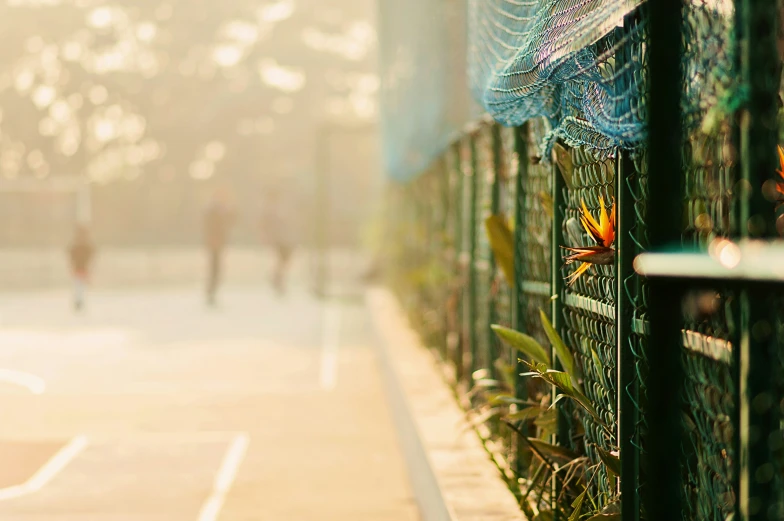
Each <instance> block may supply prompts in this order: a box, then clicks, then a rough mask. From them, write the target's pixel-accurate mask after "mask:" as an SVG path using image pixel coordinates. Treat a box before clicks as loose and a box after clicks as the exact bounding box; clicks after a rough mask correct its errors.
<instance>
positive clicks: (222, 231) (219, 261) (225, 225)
mask: <svg viewBox="0 0 784 521" xmlns="http://www.w3.org/2000/svg"><path fill="white" fill-rule="evenodd" d="M233 221H234V215H233V212H232V210H231V208H230V207H229V203H228V196H227V194H226V192H225V191H224V190H218V191H216V192H215V194H214V195H213V198H212V201H211V202H210V204H209V205H208V206H207V210H206V212H205V215H204V244H205V246H206V248H207V264H208V268H207V305H209V306H214V305H215V304H216V296H217V292H218V286H219V284H220V281H221V275H222V271H223V252H224V250H225V248H226V243H227V241H228V236H229V231H230V228H231V225H232V224H233Z"/></svg>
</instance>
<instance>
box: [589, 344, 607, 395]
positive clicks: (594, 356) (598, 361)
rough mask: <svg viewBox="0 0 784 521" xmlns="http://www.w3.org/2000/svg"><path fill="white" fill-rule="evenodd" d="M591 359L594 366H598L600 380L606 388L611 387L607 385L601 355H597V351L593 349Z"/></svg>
mask: <svg viewBox="0 0 784 521" xmlns="http://www.w3.org/2000/svg"><path fill="white" fill-rule="evenodd" d="M591 359H592V360H593V365H595V366H596V370H597V371H598V372H599V379H600V381H601V383H602V385H603V386H604V387H609V386H608V385H607V380H606V379H605V377H604V364H603V363H602V361H601V359H600V358H599V355H597V354H596V350H595V349H593V348H591Z"/></svg>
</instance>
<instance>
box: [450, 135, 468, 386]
mask: <svg viewBox="0 0 784 521" xmlns="http://www.w3.org/2000/svg"><path fill="white" fill-rule="evenodd" d="M452 153H453V154H454V155H455V168H456V169H457V172H456V173H455V192H454V193H455V199H456V202H455V222H454V234H455V265H454V268H455V271H456V273H457V274H458V282H459V284H460V287H459V289H457V288H456V291H457V295H456V298H457V309H456V310H455V315H456V316H457V324H456V327H457V341H456V345H455V352H454V357H455V358H454V360H453V361H452V363H453V364H454V365H455V381H457V382H459V381H460V380H461V379H462V377H463V363H462V360H463V356H464V355H463V353H464V349H465V343H466V339H465V334H464V332H465V320H464V319H465V317H464V312H465V310H464V307H465V299H464V298H463V296H464V295H465V290H464V285H465V280H464V279H465V272H464V268H463V238H464V234H465V230H464V224H463V223H464V212H465V196H464V194H465V179H464V177H465V176H464V175H463V158H462V155H461V152H460V142H459V141H458V142H457V143H455V145H454V147H453V151H452Z"/></svg>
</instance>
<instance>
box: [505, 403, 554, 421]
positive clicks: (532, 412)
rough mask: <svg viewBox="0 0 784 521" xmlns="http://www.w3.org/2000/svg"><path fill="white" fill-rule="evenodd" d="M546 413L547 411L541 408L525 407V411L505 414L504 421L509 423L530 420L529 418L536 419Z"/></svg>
mask: <svg viewBox="0 0 784 521" xmlns="http://www.w3.org/2000/svg"><path fill="white" fill-rule="evenodd" d="M546 412H547V410H546V409H543V408H541V407H533V406H532V407H526V408H525V409H521V410H519V411H517V412H513V413H510V414H507V415H506V416H505V419H507V420H510V421H526V420H530V419H531V418H536V417H538V416H539V415H541V414H543V413H546Z"/></svg>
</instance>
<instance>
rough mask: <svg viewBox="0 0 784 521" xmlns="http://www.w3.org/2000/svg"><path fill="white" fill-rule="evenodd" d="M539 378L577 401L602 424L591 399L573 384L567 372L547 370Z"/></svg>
mask: <svg viewBox="0 0 784 521" xmlns="http://www.w3.org/2000/svg"><path fill="white" fill-rule="evenodd" d="M539 378H541V379H542V380H544V381H545V382H547V383H549V384H550V385H554V386H555V387H557V388H558V389H559V390H560V391H561V392H562V393H563V394H565V395H566V396H568V397H569V398H571V399H572V400H574V401H576V402H577V403H579V404H580V405H581V406H582V408H583V409H585V410H586V411H587V412H588V414H590V415H591V416H592V417H593V419H594V420H596V421H597V422H599V423H601V424H602V425H604V422H603V421H602V419H601V418H599V414H598V413H597V412H596V409H595V408H594V406H593V404H592V403H591V401H590V400H589V399H588V397H587V396H585V395H584V394H583V393H582V392H580V390H579V389H577V388H576V387H575V386H574V383H573V382H572V378H571V377H570V376H569V375H568V374H567V373H564V372H562V371H553V370H549V371H547V372H544V373H540V374H539Z"/></svg>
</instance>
